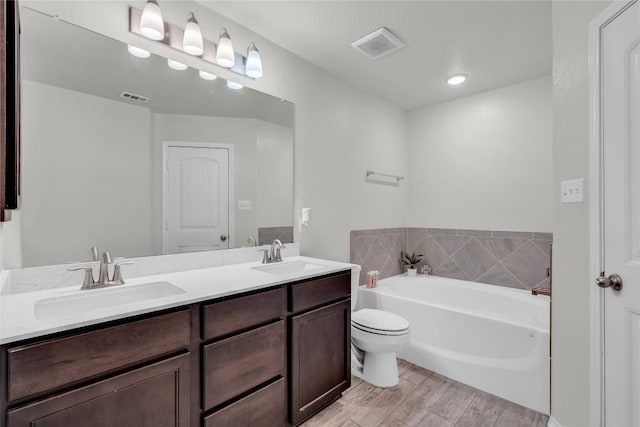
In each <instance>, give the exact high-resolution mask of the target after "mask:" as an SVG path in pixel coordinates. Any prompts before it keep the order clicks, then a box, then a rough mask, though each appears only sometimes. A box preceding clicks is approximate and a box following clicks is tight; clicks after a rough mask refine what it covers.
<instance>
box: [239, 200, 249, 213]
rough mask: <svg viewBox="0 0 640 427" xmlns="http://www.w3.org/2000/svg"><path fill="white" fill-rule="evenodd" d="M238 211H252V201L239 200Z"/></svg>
mask: <svg viewBox="0 0 640 427" xmlns="http://www.w3.org/2000/svg"><path fill="white" fill-rule="evenodd" d="M238 210H239V211H250V210H251V200H238Z"/></svg>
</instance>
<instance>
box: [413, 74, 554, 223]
mask: <svg viewBox="0 0 640 427" xmlns="http://www.w3.org/2000/svg"><path fill="white" fill-rule="evenodd" d="M408 129H409V155H410V160H409V169H410V174H411V175H410V178H411V197H410V204H409V222H408V225H409V226H415V227H423V226H428V227H441V228H455V229H458V228H468V229H476V230H519V231H531V230H536V231H551V227H552V223H553V202H552V200H553V194H555V193H554V191H553V186H552V177H553V171H552V162H551V150H552V136H551V76H545V77H541V78H538V79H534V80H528V81H525V82H522V83H518V84H514V85H510V86H505V87H502V88H499V89H495V90H491V91H488V92H483V93H480V94H477V95H473V96H469V97H466V98H461V99H457V100H454V101H451V102H446V103H443V104H438V105H433V106H430V107H427V108H423V109H420V110H415V111H411V112H410V113H409V119H408ZM471 212H472V213H473V214H472V215H470V213H471Z"/></svg>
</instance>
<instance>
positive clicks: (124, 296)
mask: <svg viewBox="0 0 640 427" xmlns="http://www.w3.org/2000/svg"><path fill="white" fill-rule="evenodd" d="M184 292H185V291H184V290H183V289H180V288H178V287H176V286H173V285H172V284H171V283H168V282H153V283H145V284H143V285H134V286H119V285H116V286H114V287H112V288H103V289H95V290H87V291H78V292H77V293H74V294H72V295H65V296H59V297H52V298H45V299H41V300H38V301H36V302H35V304H34V305H33V310H34V311H35V315H36V318H38V319H40V320H46V319H57V318H60V317H67V316H73V315H75V314H82V313H87V312H90V311H94V310H100V309H103V308H109V307H115V306H119V305H124V304H131V303H135V302H140V301H146V300H150V299H156V298H162V297H168V296H171V295H178V294H183V293H184Z"/></svg>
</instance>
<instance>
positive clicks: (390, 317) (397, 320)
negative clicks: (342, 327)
mask: <svg viewBox="0 0 640 427" xmlns="http://www.w3.org/2000/svg"><path fill="white" fill-rule="evenodd" d="M351 326H353V327H354V328H356V329H359V330H361V331H363V332H368V333H371V334H376V335H405V334H408V333H409V322H408V321H407V319H405V318H404V317H402V316H398V315H397V314H394V313H390V312H388V311H384V310H374V309H371V308H365V309H362V310H359V311H356V312H354V313H352V314H351Z"/></svg>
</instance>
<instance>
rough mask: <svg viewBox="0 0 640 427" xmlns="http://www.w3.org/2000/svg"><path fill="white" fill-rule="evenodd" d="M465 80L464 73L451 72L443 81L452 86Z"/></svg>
mask: <svg viewBox="0 0 640 427" xmlns="http://www.w3.org/2000/svg"><path fill="white" fill-rule="evenodd" d="M465 80H467V75H466V74H453V75H451V76H449V77H447V78H446V79H445V81H446V82H447V83H449V84H450V85H452V86H455V85H459V84H462V83H464V82H465Z"/></svg>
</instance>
